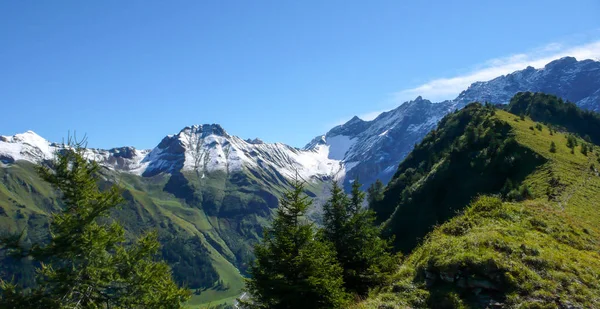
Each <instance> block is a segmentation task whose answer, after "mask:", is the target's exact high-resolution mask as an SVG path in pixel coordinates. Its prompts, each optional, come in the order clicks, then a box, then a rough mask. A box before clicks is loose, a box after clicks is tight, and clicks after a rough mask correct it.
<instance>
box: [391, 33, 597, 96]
mask: <svg viewBox="0 0 600 309" xmlns="http://www.w3.org/2000/svg"><path fill="white" fill-rule="evenodd" d="M566 56H572V57H575V58H577V60H583V59H595V60H600V41H595V42H591V43H587V44H582V45H578V46H571V47H565V46H564V45H563V44H561V43H551V44H548V45H546V46H543V47H541V48H538V49H536V50H533V51H531V52H528V53H523V54H515V55H511V56H508V57H503V58H496V59H491V60H489V61H486V62H485V63H484V64H483V65H481V66H479V68H477V69H476V70H473V71H471V72H469V73H467V74H463V75H459V76H455V77H450V78H439V79H434V80H431V81H429V82H427V83H425V84H422V85H420V86H417V87H415V88H411V89H405V90H402V91H400V92H397V93H395V94H394V99H395V100H396V102H404V101H407V100H410V99H414V98H415V97H417V96H419V95H420V96H423V97H424V98H426V99H429V100H431V101H433V102H439V101H442V100H446V99H454V98H455V97H456V96H457V95H458V94H459V93H460V92H461V91H462V90H465V89H467V87H469V85H471V84H472V83H474V82H477V81H488V80H490V79H493V78H495V77H498V76H501V75H505V74H508V73H512V72H514V71H517V70H522V69H524V68H526V67H527V66H532V67H534V68H541V67H543V66H544V65H546V64H547V63H548V62H550V61H552V60H555V59H559V58H562V57H566Z"/></svg>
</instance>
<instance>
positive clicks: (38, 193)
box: [0, 57, 600, 303]
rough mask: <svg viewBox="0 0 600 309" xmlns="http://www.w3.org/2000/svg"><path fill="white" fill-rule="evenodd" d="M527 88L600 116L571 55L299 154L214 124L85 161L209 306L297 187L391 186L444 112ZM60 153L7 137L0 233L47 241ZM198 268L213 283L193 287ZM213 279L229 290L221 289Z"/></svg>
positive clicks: (597, 69)
mask: <svg viewBox="0 0 600 309" xmlns="http://www.w3.org/2000/svg"><path fill="white" fill-rule="evenodd" d="M521 91H532V92H545V93H549V94H554V95H557V96H558V97H561V98H563V99H564V100H568V101H571V102H574V103H575V104H577V105H578V106H580V107H582V108H585V109H588V110H593V111H598V110H600V62H598V61H592V60H583V61H577V60H576V59H575V58H571V57H567V58H562V59H559V60H555V61H553V62H550V63H548V64H547V65H546V66H545V67H544V68H540V69H535V68H532V67H528V68H526V69H524V70H521V71H516V72H514V73H511V74H508V75H504V76H500V77H497V78H495V79H493V80H490V81H486V82H476V83H474V84H472V85H471V86H470V87H469V88H468V89H466V90H464V91H463V92H461V93H460V94H459V95H458V96H457V98H455V99H454V100H447V101H443V102H438V103H433V102H431V101H429V100H426V99H423V98H421V97H417V98H416V99H415V100H412V101H409V102H406V103H403V104H401V105H400V106H399V107H397V108H396V109H393V110H391V111H388V112H385V113H382V114H380V115H379V116H377V117H376V118H375V119H373V120H371V121H364V120H362V119H360V118H358V117H354V118H352V119H351V120H349V121H348V122H346V123H345V124H343V125H340V126H337V127H335V128H332V129H331V130H330V131H328V132H327V133H325V134H323V135H321V136H318V137H316V138H314V139H313V140H312V141H311V142H309V143H308V144H307V145H306V146H305V147H303V148H302V149H299V148H295V147H291V146H288V145H285V144H282V143H264V142H262V141H261V140H259V139H254V140H244V139H242V138H239V137H237V136H232V135H229V134H228V133H227V132H226V131H225V130H224V129H223V128H222V127H221V126H219V125H217V124H205V125H194V126H189V127H185V128H183V129H182V130H181V131H180V132H178V133H177V134H174V135H168V136H166V137H164V138H163V139H162V141H161V142H160V143H159V144H158V145H157V146H156V147H154V148H153V149H146V150H139V149H135V148H133V147H119V148H113V149H108V150H105V149H87V150H86V151H87V152H86V155H87V156H88V157H89V158H90V159H94V160H96V161H97V162H99V163H100V165H101V166H102V167H103V170H102V173H103V175H104V178H105V180H106V181H107V182H118V183H120V184H121V187H122V188H123V195H124V197H125V199H126V201H127V202H126V205H124V206H123V208H122V209H120V210H117V211H116V212H115V213H114V217H115V218H118V219H119V220H121V221H123V223H124V225H125V227H126V229H127V232H128V235H129V236H130V237H135V236H136V235H139V234H140V233H142V232H143V231H145V230H147V229H153V228H157V229H158V230H159V234H160V235H161V241H162V242H163V244H167V245H165V246H164V247H163V248H164V249H163V255H164V256H172V254H171V253H172V252H170V251H169V250H176V251H177V252H178V253H180V255H183V254H184V253H185V254H186V255H189V256H186V257H188V258H184V259H182V258H173V259H171V260H169V259H167V261H168V262H169V263H170V264H171V266H172V267H173V269H174V270H175V277H176V279H177V280H178V281H179V282H181V283H187V284H188V286H191V287H192V288H197V289H204V292H202V293H201V294H200V295H196V296H195V297H194V299H193V300H192V302H194V301H195V302H198V303H199V302H206V301H210V300H213V299H215V298H218V297H220V298H227V297H234V296H236V295H238V293H239V291H240V289H241V287H242V285H243V282H242V279H241V278H242V276H241V275H240V272H241V273H242V274H243V273H244V272H245V269H246V267H247V263H248V262H249V261H250V260H251V258H252V252H251V248H252V245H253V244H254V243H256V242H257V241H258V240H259V239H260V238H261V234H262V229H263V228H262V227H263V226H264V225H265V224H267V223H268V222H269V219H270V218H271V216H272V213H273V209H275V208H276V207H277V204H278V198H279V197H280V196H281V194H282V192H284V191H285V190H286V188H288V187H289V185H290V182H291V181H292V180H294V179H295V178H299V179H302V180H305V181H306V182H307V183H308V186H307V191H306V193H307V194H308V195H309V196H311V197H317V198H319V197H323V196H324V195H326V193H327V188H328V185H329V183H330V181H331V180H339V181H342V182H343V184H344V187H346V188H348V187H349V186H350V184H351V183H352V181H353V180H354V179H356V178H358V179H359V180H360V182H361V183H363V184H365V185H367V186H368V185H370V184H371V183H373V182H375V181H376V180H377V179H380V180H382V181H383V182H384V183H387V182H388V181H390V180H391V179H393V178H395V176H394V175H395V174H397V173H398V167H399V165H400V163H401V162H403V160H404V159H405V158H406V157H407V156H408V155H409V153H411V151H412V150H413V149H414V148H415V145H417V144H419V143H420V142H421V141H422V140H423V139H424V137H425V136H426V135H427V134H428V133H429V132H431V131H432V130H433V129H435V128H436V127H437V126H438V123H439V122H440V121H443V120H442V119H444V118H445V117H446V116H447V115H449V114H452V113H454V111H455V110H461V109H463V108H464V107H465V106H467V104H469V103H471V102H474V101H479V102H490V103H493V104H506V103H508V102H509V101H510V99H511V98H512V97H513V96H514V95H515V94H516V93H518V92H521ZM62 147H64V146H63V145H62V144H60V143H53V142H49V141H47V140H45V139H44V138H42V137H40V136H39V135H37V134H36V133H34V132H32V131H28V132H25V133H21V134H16V135H14V136H0V177H1V178H2V183H0V226H2V232H6V231H12V232H17V231H22V230H24V229H26V230H27V231H28V232H27V233H26V234H25V238H26V239H28V240H29V241H33V240H35V239H39V238H43V237H44V234H43V233H41V232H39V231H40V230H41V229H43V227H44V226H45V225H46V224H47V223H46V222H47V215H48V214H49V213H51V212H52V211H54V210H55V209H57V208H58V207H60V203H59V201H58V198H57V196H56V194H55V192H53V191H52V190H51V189H50V188H49V187H48V186H47V185H46V184H44V183H43V182H41V181H40V180H39V178H37V176H36V174H35V169H34V164H37V163H40V162H44V161H46V160H49V159H51V158H52V157H53V153H54V152H55V151H60V149H61V148H62ZM406 164H408V163H406ZM407 166H408V165H407ZM392 211H393V210H392ZM390 215H391V214H390ZM383 219H385V218H383ZM383 219H382V221H383ZM389 226H390V228H392V227H394V226H396V225H394V224H391V225H389ZM419 236H422V235H421V234H419ZM174 248H177V249H174ZM181 248H185V250H184V249H181ZM182 252H183V253H182ZM198 271H199V272H200V273H202V274H203V275H202V277H203V278H208V279H206V280H205V281H202V280H200V281H197V280H196V281H194V280H193V279H194V277H198V276H199V275H198V273H197V272H198ZM216 278H220V279H221V280H222V281H225V282H226V283H227V284H226V285H227V286H228V288H227V289H224V288H223V286H222V285H220V286H217V285H216ZM192 282H193V284H190V283H192Z"/></svg>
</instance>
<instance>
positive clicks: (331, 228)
mask: <svg viewBox="0 0 600 309" xmlns="http://www.w3.org/2000/svg"><path fill="white" fill-rule="evenodd" d="M360 186H361V185H360V183H359V182H358V180H355V181H354V182H353V183H352V194H351V197H350V198H348V197H347V196H346V194H345V193H344V192H343V191H342V189H341V188H340V187H339V185H338V184H337V183H336V182H334V183H333V188H332V190H331V191H332V194H331V197H330V199H329V200H328V201H327V203H326V204H325V205H324V206H323V211H324V216H323V217H324V218H323V224H324V228H323V235H324V237H325V238H326V239H327V240H328V241H330V242H332V243H333V244H334V246H335V249H336V254H337V259H338V261H339V262H340V264H341V265H342V268H343V269H344V286H345V287H346V290H347V291H348V292H351V293H354V294H357V295H359V296H365V295H366V294H367V293H368V291H369V289H370V288H372V287H375V286H377V285H380V284H383V283H385V281H386V280H387V278H388V276H389V274H390V273H391V272H392V270H393V267H394V261H393V257H392V255H391V254H390V249H391V245H390V242H389V241H386V240H383V239H382V238H381V237H380V235H381V230H380V228H379V227H377V226H375V213H374V212H373V211H372V210H369V209H366V208H364V207H362V204H363V201H364V198H365V194H364V192H362V191H361V190H360Z"/></svg>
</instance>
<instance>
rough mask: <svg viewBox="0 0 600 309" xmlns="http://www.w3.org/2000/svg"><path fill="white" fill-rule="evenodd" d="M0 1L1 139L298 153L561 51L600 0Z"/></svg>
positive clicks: (588, 52) (593, 42)
mask: <svg viewBox="0 0 600 309" xmlns="http://www.w3.org/2000/svg"><path fill="white" fill-rule="evenodd" d="M405 2H408V1H334V0H328V1H210V0H207V1H120V0H119V1H117V0H105V1H1V2H0V111H1V113H2V116H1V118H0V135H12V134H15V133H19V132H24V131H26V130H33V131H35V132H37V133H38V134H40V135H42V136H43V137H45V138H47V139H49V140H52V141H60V140H61V139H62V138H63V137H65V136H66V135H67V132H68V131H69V130H71V131H72V130H76V131H77V132H78V133H79V134H83V133H87V135H88V136H89V141H90V146H92V147H102V148H108V147H115V146H123V145H133V146H136V147H138V148H151V147H154V146H155V145H156V144H157V143H158V142H160V140H161V139H162V137H164V136H165V135H167V134H173V133H177V132H178V131H179V130H180V129H182V128H183V127H184V126H186V125H191V124H201V123H219V124H221V125H222V126H223V127H224V128H225V129H226V130H227V131H228V132H229V133H230V134H234V135H238V136H241V137H243V138H253V137H260V138H262V139H263V140H265V141H268V142H284V143H287V144H290V145H293V146H299V147H301V146H303V145H304V144H306V143H307V142H309V141H310V140H311V139H312V138H313V137H314V136H316V135H318V134H322V133H325V132H326V131H327V130H328V129H330V128H331V127H332V126H333V125H336V124H339V123H340V122H343V121H345V120H348V119H350V118H351V117H352V116H353V115H359V116H363V117H365V118H370V117H373V115H375V114H376V113H377V112H379V111H383V110H389V109H392V108H394V107H396V106H398V105H399V104H400V103H401V102H403V101H405V100H407V99H410V98H414V97H416V96H417V95H423V97H425V98H429V99H432V100H441V99H446V98H453V97H454V96H456V94H457V93H458V92H460V90H462V89H463V88H464V86H465V85H468V84H469V83H470V82H471V81H474V79H475V80H476V79H486V78H488V79H489V78H491V77H493V76H495V75H494V74H505V73H507V72H510V71H511V70H512V71H514V69H518V68H521V67H523V68H524V67H525V66H526V65H527V64H530V63H531V64H535V65H540V64H541V65H543V62H544V61H547V60H548V59H551V58H553V57H558V56H562V55H564V54H575V55H577V56H580V57H591V58H594V57H596V58H597V57H600V43H599V42H600V18H598V16H600V2H599V1H597V0H578V1H552V0H544V1H522V0H519V1H481V0H479V1H411V2H414V3H405Z"/></svg>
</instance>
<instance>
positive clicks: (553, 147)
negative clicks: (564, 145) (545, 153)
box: [550, 142, 556, 153]
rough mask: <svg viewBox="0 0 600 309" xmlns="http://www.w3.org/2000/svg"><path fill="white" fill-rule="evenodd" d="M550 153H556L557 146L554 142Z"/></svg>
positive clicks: (551, 144)
mask: <svg viewBox="0 0 600 309" xmlns="http://www.w3.org/2000/svg"><path fill="white" fill-rule="evenodd" d="M550 152H552V153H555V152H556V144H555V143H554V142H551V143H550Z"/></svg>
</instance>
